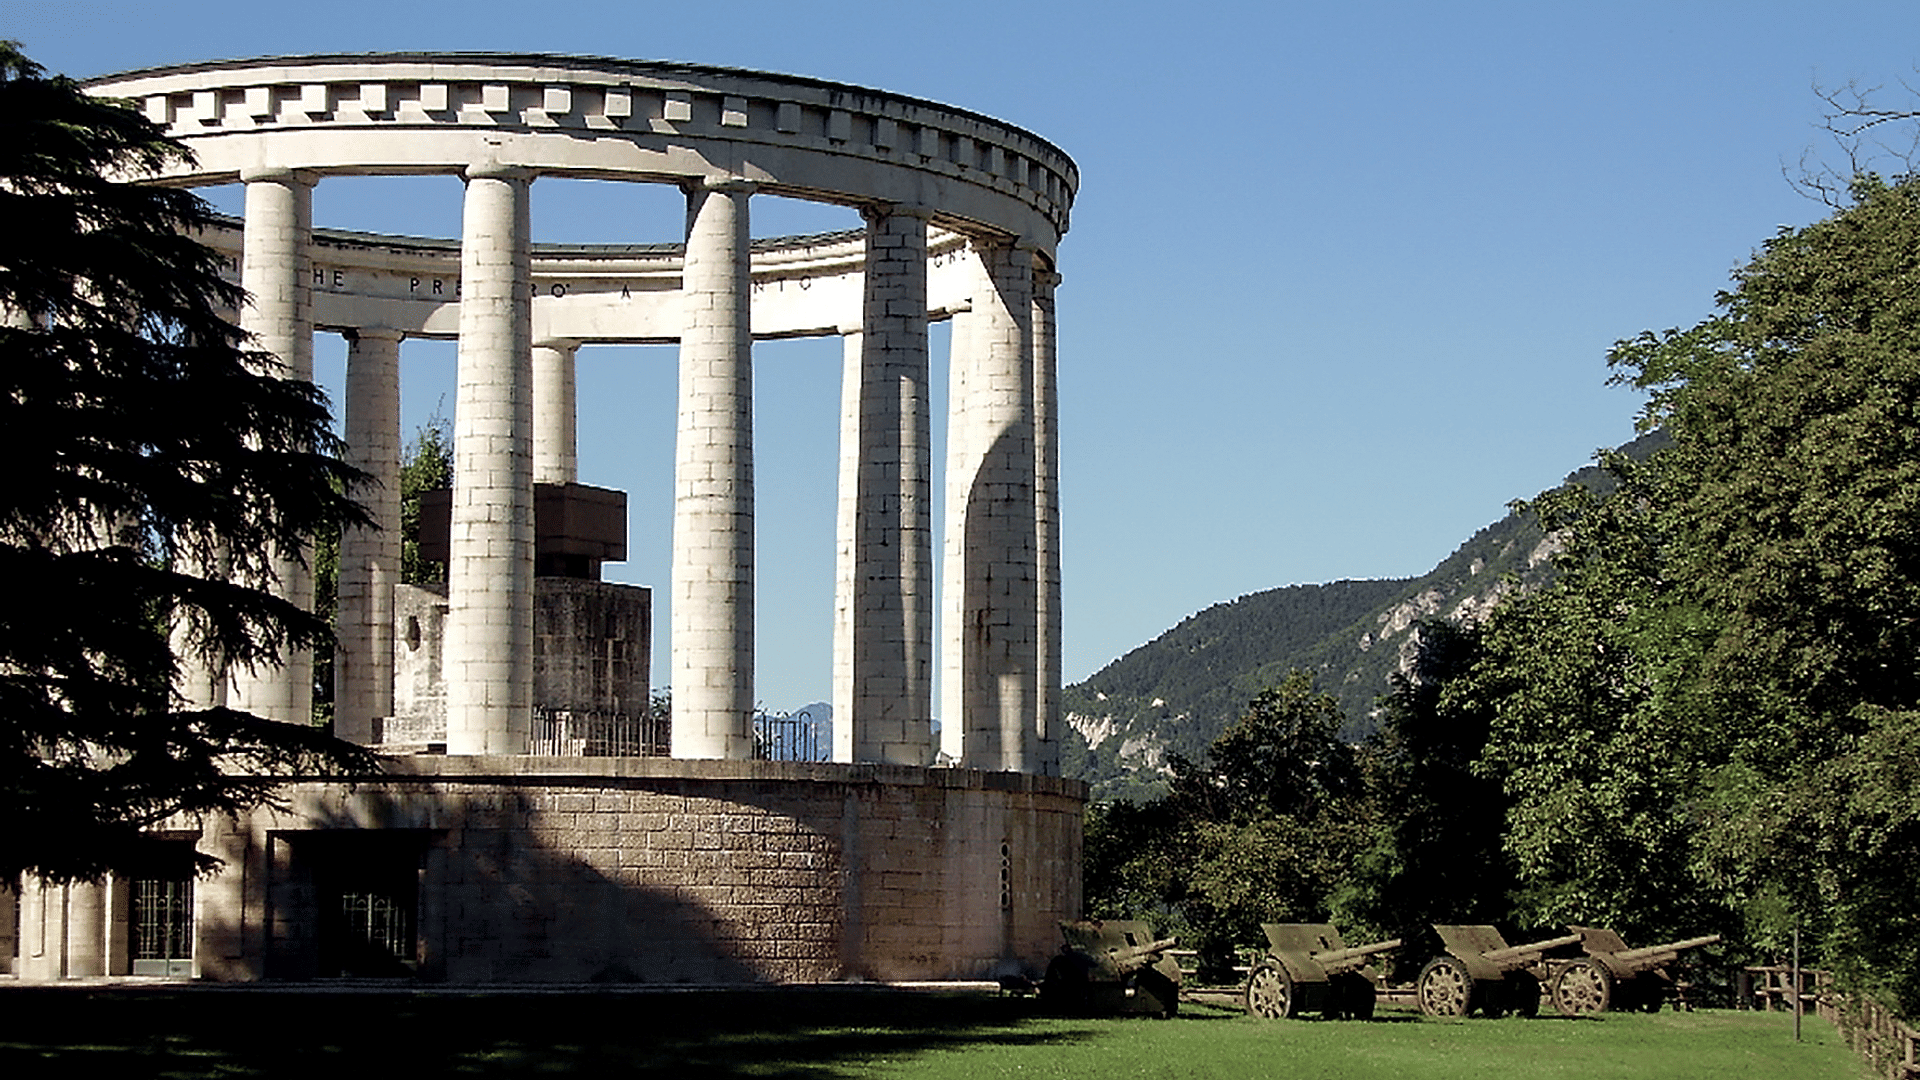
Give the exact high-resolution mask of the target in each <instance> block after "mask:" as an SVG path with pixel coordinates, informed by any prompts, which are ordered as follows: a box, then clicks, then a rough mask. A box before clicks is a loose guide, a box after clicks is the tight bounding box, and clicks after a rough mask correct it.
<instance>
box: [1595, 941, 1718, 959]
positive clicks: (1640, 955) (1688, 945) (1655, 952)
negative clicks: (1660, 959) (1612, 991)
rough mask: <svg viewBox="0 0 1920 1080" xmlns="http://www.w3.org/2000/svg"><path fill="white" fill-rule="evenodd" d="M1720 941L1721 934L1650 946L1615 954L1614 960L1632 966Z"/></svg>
mask: <svg viewBox="0 0 1920 1080" xmlns="http://www.w3.org/2000/svg"><path fill="white" fill-rule="evenodd" d="M1719 940H1720V935H1719V934H1707V935H1706V936H1704V937H1696V938H1688V939H1687V940H1685V941H1675V942H1670V943H1668V944H1666V945H1649V946H1647V947H1646V948H1644V949H1628V950H1627V951H1626V952H1621V953H1614V954H1613V958H1614V960H1616V961H1618V962H1620V963H1624V964H1631V963H1633V962H1634V961H1636V960H1645V959H1648V958H1649V957H1655V956H1660V955H1662V954H1665V953H1677V952H1680V951H1681V950H1683V949H1697V948H1699V947H1700V946H1702V945H1711V944H1713V943H1714V942H1716V941H1719Z"/></svg>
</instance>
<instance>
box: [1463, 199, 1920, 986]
mask: <svg viewBox="0 0 1920 1080" xmlns="http://www.w3.org/2000/svg"><path fill="white" fill-rule="evenodd" d="M1718 306H1719V313H1718V314H1717V315H1715V316H1714V317H1712V318H1710V319H1708V320H1706V321H1705V322H1702V323H1701V324H1699V325H1698V326H1695V327H1692V328H1690V329H1686V330H1672V331H1668V332H1665V333H1660V334H1655V333H1646V334H1642V335H1640V336H1638V337H1636V338H1633V339H1630V340H1627V341H1623V342H1621V343H1619V344H1618V345H1617V346H1616V347H1615V349H1614V350H1613V352H1612V354H1611V357H1610V360H1611V363H1612V364H1613V366H1614V367H1615V369H1616V373H1617V377H1618V378H1619V379H1620V380H1621V381H1623V382H1626V383H1629V384H1631V385H1634V386H1637V387H1639V388H1641V389H1643V390H1645V391H1647V392H1648V394H1649V400H1648V405H1647V407H1646V411H1645V413H1644V415H1643V416H1642V418H1641V420H1642V424H1643V425H1646V426H1653V425H1661V426H1664V427H1665V428H1666V429H1667V430H1668V431H1669V432H1670V433H1671V435H1672V444H1671V445H1670V446H1669V447H1668V448H1666V449H1665V450H1662V451H1660V452H1658V453H1656V454H1655V455H1654V456H1653V458H1652V459H1651V460H1650V461H1649V462H1648V463H1647V464H1646V465H1645V466H1642V467H1637V468H1636V467H1632V466H1629V465H1627V464H1626V463H1615V468H1616V470H1617V471H1618V472H1619V474H1620V475H1621V477H1622V481H1623V482H1622V487H1621V488H1620V490H1619V492H1618V493H1616V494H1615V495H1614V496H1613V497H1611V498H1608V499H1604V500H1600V499H1594V498H1590V497H1586V496H1582V495H1579V494H1577V493H1572V494H1559V495H1555V496H1552V497H1550V498H1548V499H1546V500H1544V501H1543V507H1542V509H1543V518H1545V519H1547V520H1548V521H1549V523H1550V524H1551V525H1553V526H1555V527H1558V528H1559V529H1561V530H1562V531H1561V533H1560V535H1561V537H1562V539H1563V541H1564V542H1565V544H1566V547H1565V549H1564V550H1563V552H1562V557H1561V565H1562V568H1563V577H1562V578H1561V580H1560V581H1559V582H1558V583H1557V584H1555V585H1554V586H1553V587H1551V588H1549V589H1547V590H1545V591H1543V592H1541V593H1539V594H1537V595H1535V596H1533V597H1530V598H1527V599H1525V600H1522V601H1519V602H1516V603H1514V604H1511V605H1509V606H1508V607H1506V608H1505V609H1503V610H1502V611H1500V612H1499V613H1498V614H1497V615H1496V617H1495V618H1494V620H1493V621H1492V623H1491V624H1490V625H1489V627H1488V630H1487V635H1486V646H1487V649H1486V654H1485V656H1484V657H1483V659H1482V661H1481V662H1480V663H1478V664H1476V666H1475V667H1474V669H1473V671H1472V673H1471V674H1470V675H1469V676H1468V677H1467V678H1465V679H1463V680H1461V681H1460V682H1459V684H1458V685H1457V686H1455V687H1451V688H1450V689H1449V691H1448V692H1449V693H1451V694H1455V695H1458V696H1460V697H1461V699H1462V700H1468V699H1471V700H1473V701H1475V702H1477V703H1478V704H1479V705H1480V706H1482V707H1485V708H1487V709H1489V710H1491V712H1492V715H1493V717H1494V719H1493V724H1492V728H1491V731H1490V737H1489V744H1488V748H1487V751H1486V754H1485V755H1484V757H1483V760H1482V768H1483V769H1484V770H1485V771H1486V772H1487V773H1488V774H1489V775H1493V776H1498V777H1500V778H1502V779H1503V780H1504V782H1505V784H1506V788H1507V792H1508V794H1509V795H1510V796H1511V797H1512V798H1513V799H1514V807H1513V810H1512V813H1511V815H1510V821H1509V824H1510V829H1509V834H1508V841H1507V844H1508V849H1509V851H1510V852H1512V853H1513V854H1514V856H1515V857H1516V859H1517V861H1518V866H1519V870H1520V873H1521V877H1522V885H1523V887H1524V888H1526V889H1527V890H1529V891H1528V892H1527V893H1526V895H1527V896H1529V897H1530V899H1531V901H1532V903H1533V906H1534V909H1535V910H1536V911H1537V912H1539V913H1540V914H1541V915H1542V916H1546V915H1549V914H1551V915H1552V916H1553V917H1556V918H1573V917H1584V918H1592V919H1600V918H1609V917H1611V918H1614V919H1616V920H1618V921H1619V922H1621V923H1622V924H1624V925H1626V926H1629V927H1631V926H1634V925H1636V923H1637V924H1638V925H1640V926H1642V927H1645V928H1646V929H1647V930H1648V931H1651V932H1663V931H1675V932H1686V931H1692V930H1695V929H1704V928H1708V927H1705V926H1703V925H1702V924H1703V923H1708V922H1712V921H1714V920H1716V919H1718V920H1721V921H1722V922H1724V923H1725V925H1724V927H1723V928H1724V929H1727V930H1729V931H1731V932H1734V933H1737V934H1742V935H1744V936H1746V937H1747V938H1748V939H1749V940H1750V941H1752V942H1753V943H1755V944H1758V945H1762V946H1766V945H1777V944H1779V943H1780V939H1781V937H1782V936H1783V931H1784V930H1785V928H1787V927H1789V926H1790V925H1792V924H1793V923H1794V922H1796V921H1797V922H1798V923H1799V924H1800V925H1802V926H1803V927H1805V928H1807V929H1808V930H1810V931H1811V932H1812V936H1813V938H1814V940H1816V941H1817V942H1819V943H1820V944H1821V945H1823V946H1824V949H1825V961H1826V962H1827V963H1829V964H1830V965H1832V966H1835V967H1837V968H1840V969H1841V970H1842V971H1843V972H1844V973H1845V974H1846V975H1847V976H1848V977H1849V978H1851V979H1852V980H1854V982H1855V983H1856V984H1858V985H1864V986H1869V987H1875V986H1877V987H1879V988H1882V989H1885V990H1888V991H1890V992H1892V993H1893V994H1895V995H1897V996H1898V997H1899V998H1900V999H1901V1000H1902V1001H1903V1002H1904V1003H1905V1005H1906V1006H1907V1008H1908V1009H1909V1010H1915V1009H1920V900H1916V899H1915V894H1914V891H1913V889H1912V883H1913V881H1914V880H1915V879H1916V877H1920V795H1916V793H1915V792H1916V788H1915V783H1914V780H1913V777H1914V776H1915V772H1914V768H1915V766H1916V765H1920V760H1916V758H1915V751H1914V749H1913V747H1914V745H1915V744H1914V735H1915V734H1916V733H1920V659H1917V658H1920V183H1916V182H1914V181H1911V180H1907V181H1901V182H1896V183H1886V182H1883V181H1881V180H1878V179H1876V178H1873V177H1863V178H1860V179H1858V180H1856V182H1855V183H1854V185H1853V188H1852V199H1851V202H1850V204H1849V205H1848V206H1846V207H1845V208H1844V209H1842V210H1840V211H1839V212H1838V213H1836V214H1834V215H1833V216H1832V217H1830V218H1828V219H1826V220H1824V221H1821V222H1818V223H1816V224H1814V225H1811V226H1808V227H1806V228H1804V229H1798V230H1782V231H1781V232H1780V233H1779V234H1777V235H1776V236H1774V237H1773V238H1771V239H1770V240H1768V241H1767V243H1766V244H1765V246H1764V248H1763V249H1762V250H1761V251H1760V253H1759V254H1758V255H1757V256H1756V257H1755V258H1754V259H1753V260H1752V261H1751V262H1749V263H1748V264H1747V265H1746V266H1745V267H1743V268H1742V269H1740V270H1739V271H1738V272H1737V273H1736V274H1735V276H1734V283H1733V286H1732V288H1730V289H1728V290H1727V291H1726V292H1724V293H1722V294H1721V295H1720V297H1719V298H1718Z"/></svg>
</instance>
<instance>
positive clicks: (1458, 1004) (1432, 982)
mask: <svg viewBox="0 0 1920 1080" xmlns="http://www.w3.org/2000/svg"><path fill="white" fill-rule="evenodd" d="M1471 1008H1473V976H1472V975H1470V974H1468V973H1467V965H1465V964H1463V963H1461V962H1460V961H1459V960H1457V959H1455V958H1453V957H1451V956H1436V957H1434V958H1433V959H1432V960H1430V961H1428V962H1427V966H1426V967H1424V968H1421V969H1420V1011H1421V1012H1423V1013H1426V1014H1427V1015H1428V1016H1465V1015H1467V1011H1468V1010H1469V1009H1471Z"/></svg>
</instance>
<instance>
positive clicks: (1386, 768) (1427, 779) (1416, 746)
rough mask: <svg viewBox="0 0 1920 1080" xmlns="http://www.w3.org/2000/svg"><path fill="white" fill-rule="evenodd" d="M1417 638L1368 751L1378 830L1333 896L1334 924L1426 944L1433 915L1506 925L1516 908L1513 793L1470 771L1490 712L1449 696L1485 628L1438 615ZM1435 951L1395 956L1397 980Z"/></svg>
mask: <svg viewBox="0 0 1920 1080" xmlns="http://www.w3.org/2000/svg"><path fill="white" fill-rule="evenodd" d="M1418 641H1419V648H1418V650H1417V652H1416V653H1415V656H1414V663H1413V666H1412V669H1411V670H1410V671H1408V672H1406V673H1405V674H1402V675H1398V676H1396V677H1395V679H1394V691H1393V693H1392V694H1390V695H1389V696H1388V697H1387V699H1386V700H1385V701H1384V702H1383V705H1384V707H1385V708H1384V717H1385V719H1384V724H1383V726H1382V729H1381V732H1380V735H1379V736H1378V737H1377V738H1376V739H1375V740H1374V741H1373V743H1372V745H1371V746H1370V747H1369V748H1368V752H1367V753H1366V755H1365V760H1366V763H1367V766H1368V768H1367V770H1366V784H1367V791H1368V799H1369V802H1370V803H1371V805H1372V807H1373V814H1372V821H1373V829H1372V832H1371V834H1370V836H1369V837H1368V842H1367V845H1366V847H1365V848H1364V849H1363V850H1362V851H1361V852H1360V853H1359V855H1358V857H1357V858H1356V859H1355V861H1354V865H1353V866H1352V868H1351V869H1350V870H1349V872H1348V873H1347V874H1346V875H1345V877H1344V878H1343V879H1342V882H1341V884H1340V887H1339V888H1338V889H1337V890H1336V893H1335V897H1334V904H1333V906H1334V910H1335V914H1336V917H1337V921H1338V922H1339V923H1340V924H1341V925H1342V926H1343V927H1344V928H1346V929H1347V930H1348V932H1349V934H1350V935H1353V934H1357V935H1360V936H1363V937H1366V938H1369V939H1384V938H1400V939H1402V940H1403V941H1407V942H1416V941H1423V940H1424V939H1426V938H1428V937H1430V936H1431V935H1432V931H1431V930H1430V929H1429V927H1430V926H1431V924H1433V923H1499V922H1504V921H1506V920H1507V919H1508V917H1509V915H1510V914H1511V899H1512V893H1513V890H1514V885H1515V875H1514V871H1513V860H1512V858H1511V857H1510V856H1508V855H1507V854H1506V853H1505V851H1504V850H1503V848H1502V841H1503V838H1504V836H1505V832H1506V824H1507V819H1506V812H1507V806H1508V799H1507V797H1506V794H1505V792H1504V791H1503V790H1502V786H1501V784H1500V783H1499V782H1498V781H1497V780H1493V779H1489V778H1487V777H1485V776H1482V775H1480V774H1479V773H1478V772H1477V771H1476V770H1475V764H1476V762H1477V761H1478V760H1479V758H1480V755H1481V753H1482V752H1483V750H1484V749H1485V746H1486V739H1487V725H1488V720H1489V717H1488V715H1487V712H1486V710H1485V709H1482V708H1478V707H1476V706H1474V705H1473V704H1472V703H1466V702H1461V701H1458V700H1447V699H1444V698H1443V695H1442V691H1443V689H1444V688H1445V687H1447V686H1448V685H1450V684H1451V683H1452V682H1453V680H1454V679H1456V678H1458V677H1459V676H1460V675H1461V674H1462V673H1463V672H1464V671H1465V670H1466V668H1467V666H1468V665H1469V664H1471V663H1472V661H1473V660H1474V658H1475V657H1477V656H1478V655H1479V653H1480V642H1479V632H1478V630H1477V628H1475V627H1472V626H1458V625H1455V624H1453V623H1449V622H1444V621H1435V622H1429V623H1423V624H1421V625H1420V627H1419V635H1418ZM1428 955H1429V954H1428V953H1427V952H1426V951H1424V950H1423V949H1421V948H1420V947H1417V946H1416V947H1410V948H1405V949H1402V950H1400V951H1399V952H1398V953H1396V954H1395V957H1394V960H1395V963H1396V968H1397V969H1398V970H1399V972H1400V975H1401V977H1403V978H1410V977H1411V976H1412V975H1413V974H1414V973H1417V972H1418V970H1419V965H1420V964H1422V963H1424V962H1425V961H1426V959H1427V957H1428Z"/></svg>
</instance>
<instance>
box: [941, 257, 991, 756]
mask: <svg viewBox="0 0 1920 1080" xmlns="http://www.w3.org/2000/svg"><path fill="white" fill-rule="evenodd" d="M964 257H965V259H966V262H965V263H964V264H963V265H964V266H965V267H966V268H967V270H968V272H969V273H970V274H971V275H972V276H973V277H974V278H976V279H979V282H978V283H976V284H975V285H974V289H973V292H974V293H975V294H976V295H977V294H978V293H979V291H980V290H982V289H984V288H986V286H985V284H984V273H983V272H982V270H981V268H980V261H979V259H978V258H976V257H975V255H974V252H973V251H972V247H971V245H969V247H968V250H967V251H966V253H965V256H964ZM973 322H974V317H973V308H972V306H971V301H970V302H969V306H968V307H966V308H963V309H961V310H959V311H956V312H954V315H953V328H952V338H951V340H950V342H949V345H948V354H947V449H946V456H947V463H946V489H945V492H944V495H943V497H944V499H945V500H946V502H945V512H946V534H945V537H944V538H943V543H944V544H945V552H944V557H943V558H942V560H941V563H940V708H939V716H940V753H941V755H942V756H944V757H945V758H946V759H947V760H948V761H950V762H954V763H956V764H957V763H959V762H961V761H963V760H964V759H965V758H966V742H967V738H966V736H967V726H966V724H965V723H964V722H963V720H962V717H964V716H965V715H966V708H965V704H964V703H965V700H966V693H965V686H966V681H965V679H964V678H963V677H962V674H961V673H962V671H963V670H964V665H962V664H961V660H960V658H961V653H962V649H961V642H962V641H963V640H964V639H965V636H964V635H963V634H961V632H960V627H961V623H962V620H963V618H964V615H963V613H964V611H965V610H966V604H965V599H966V592H967V590H966V589H965V587H964V586H963V585H962V583H961V582H962V573H963V572H964V571H965V569H966V566H965V564H964V562H963V560H962V559H961V558H960V555H959V551H958V547H957V545H958V544H959V543H960V542H961V541H962V539H963V537H962V536H961V534H960V531H959V529H958V527H957V526H958V523H959V522H960V521H962V520H964V519H965V517H966V513H967V485H965V484H962V483H960V482H959V478H960V477H961V476H964V475H966V473H967V470H968V468H969V463H970V461H971V459H970V457H969V456H968V455H969V450H968V447H967V430H966V426H965V425H964V424H961V423H958V420H959V410H960V403H961V402H963V401H965V400H967V386H968V385H969V381H968V373H969V371H970V370H971V369H972V367H973V363H972V360H971V357H972V356H973V344H972V343H973V333H972V330H973Z"/></svg>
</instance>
